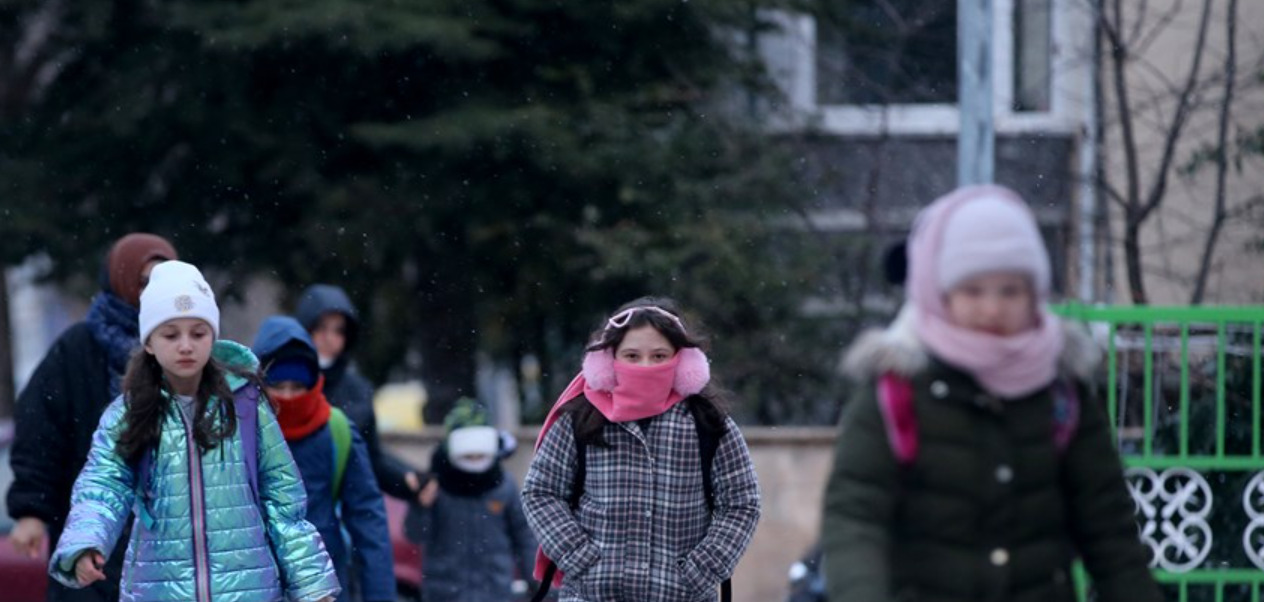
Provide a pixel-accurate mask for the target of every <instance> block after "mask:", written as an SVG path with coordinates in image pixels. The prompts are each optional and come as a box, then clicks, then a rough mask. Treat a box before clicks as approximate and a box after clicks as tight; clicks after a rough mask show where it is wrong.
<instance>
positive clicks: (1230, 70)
mask: <svg viewBox="0 0 1264 602" xmlns="http://www.w3.org/2000/svg"><path fill="white" fill-rule="evenodd" d="M1237 18H1238V0H1229V9H1228V12H1227V13H1226V14H1225V39H1226V45H1227V51H1228V52H1227V53H1226V54H1225V62H1224V81H1225V83H1224V95H1223V96H1222V97H1221V99H1220V119H1219V124H1218V128H1217V130H1216V193H1215V199H1216V202H1215V209H1214V210H1213V213H1212V217H1211V227H1210V228H1208V230H1207V239H1206V241H1205V243H1204V244H1203V255H1202V260H1201V261H1199V263H1198V280H1197V282H1196V283H1195V284H1194V294H1193V295H1191V296H1190V303H1191V304H1193V305H1201V304H1202V302H1203V297H1204V296H1206V293H1207V277H1208V275H1209V274H1210V272H1211V263H1212V258H1213V257H1214V256H1215V253H1216V241H1217V240H1219V238H1220V230H1221V229H1222V228H1223V227H1224V222H1225V218H1226V212H1225V194H1226V193H1225V178H1226V177H1227V176H1228V172H1229V157H1228V155H1229V122H1230V121H1231V120H1232V116H1231V113H1232V110H1233V82H1234V79H1236V78H1237V77H1238V70H1237V60H1238V52H1237V46H1238V44H1237V38H1238V29H1237Z"/></svg>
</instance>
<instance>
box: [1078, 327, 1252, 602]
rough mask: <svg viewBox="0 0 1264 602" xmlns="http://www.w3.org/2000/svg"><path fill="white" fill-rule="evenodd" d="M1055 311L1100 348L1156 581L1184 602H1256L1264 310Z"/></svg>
mask: <svg viewBox="0 0 1264 602" xmlns="http://www.w3.org/2000/svg"><path fill="white" fill-rule="evenodd" d="M1055 311H1056V312H1057V313H1059V314H1061V315H1062V316H1064V317H1066V318H1068V319H1072V320H1079V321H1082V322H1085V323H1087V324H1088V325H1090V327H1092V328H1093V330H1094V331H1095V334H1096V335H1097V337H1098V338H1099V339H1105V342H1106V347H1107V360H1106V372H1105V391H1104V393H1105V396H1106V401H1107V407H1108V410H1109V414H1110V419H1111V423H1112V425H1114V432H1115V436H1116V441H1117V442H1118V444H1119V446H1120V451H1121V453H1122V454H1123V457H1124V462H1125V464H1126V466H1127V470H1128V475H1127V476H1128V481H1129V487H1130V489H1131V491H1132V494H1133V498H1134V500H1136V501H1137V503H1138V522H1139V524H1140V525H1141V527H1142V539H1143V541H1144V542H1145V543H1146V544H1147V545H1148V546H1149V547H1150V549H1151V551H1152V553H1153V557H1154V563H1153V566H1154V568H1155V576H1156V578H1157V579H1158V580H1159V581H1160V583H1162V584H1164V587H1165V589H1167V591H1168V592H1169V596H1173V595H1174V596H1175V597H1176V599H1177V600H1180V601H1181V602H1187V601H1189V600H1215V601H1216V602H1221V601H1223V600H1243V601H1245V600H1251V602H1259V599H1260V594H1261V589H1264V586H1262V583H1264V454H1261V443H1260V431H1261V414H1260V412H1261V408H1260V397H1261V326H1262V325H1264V306H1251V307H1243V306H1234V307H1090V306H1082V305H1063V306H1059V307H1056V308H1055ZM1077 582H1078V584H1079V589H1080V599H1081V600H1084V599H1086V597H1085V590H1086V588H1087V586H1086V581H1085V580H1084V579H1083V577H1082V573H1081V574H1080V578H1079V579H1077Z"/></svg>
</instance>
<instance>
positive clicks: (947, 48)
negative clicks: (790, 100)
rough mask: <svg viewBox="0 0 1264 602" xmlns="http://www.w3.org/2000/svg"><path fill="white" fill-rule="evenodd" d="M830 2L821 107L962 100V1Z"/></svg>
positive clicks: (819, 79) (823, 35) (820, 74)
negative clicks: (959, 92) (959, 89)
mask: <svg viewBox="0 0 1264 602" xmlns="http://www.w3.org/2000/svg"><path fill="white" fill-rule="evenodd" d="M828 4H829V8H828V9H826V10H825V11H824V13H823V14H821V15H820V16H819V18H818V19H817V38H816V44H817V46H816V74H817V75H816V83H817V86H816V96H817V104H820V105H864V104H882V105H890V104H921V103H955V102H956V101H957V6H956V4H957V3H956V2H955V1H937V2H926V1H925V0H850V1H846V2H832V3H828ZM1046 4H1047V0H1046ZM1046 43H1047V42H1046Z"/></svg>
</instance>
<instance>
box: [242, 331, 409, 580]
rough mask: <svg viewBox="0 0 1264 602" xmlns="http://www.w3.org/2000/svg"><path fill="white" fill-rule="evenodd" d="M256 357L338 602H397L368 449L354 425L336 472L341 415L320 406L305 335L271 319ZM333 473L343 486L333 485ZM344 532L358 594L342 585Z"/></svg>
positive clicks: (319, 384)
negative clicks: (355, 598)
mask: <svg viewBox="0 0 1264 602" xmlns="http://www.w3.org/2000/svg"><path fill="white" fill-rule="evenodd" d="M254 352H255V354H256V355H258V356H259V359H260V362H261V364H262V365H263V367H264V368H263V372H264V381H265V386H266V391H267V393H268V398H269V399H271V400H272V401H273V402H274V403H276V404H277V405H278V406H279V410H278V412H277V421H278V422H280V424H281V432H282V434H284V435H285V440H286V442H287V443H289V445H290V451H291V453H292V454H293V455H294V462H295V463H296V464H298V468H299V472H300V473H302V475H303V483H304V485H305V486H306V488H307V520H308V522H310V523H312V524H313V525H315V526H316V529H317V530H318V531H320V536H321V538H322V539H324V540H325V548H326V549H327V550H328V551H329V556H330V558H332V559H333V562H334V567H335V568H336V569H337V571H338V580H339V581H340V582H342V583H343V588H342V594H341V595H340V596H339V597H338V601H339V602H346V601H347V600H350V599H351V598H350V594H349V590H352V589H358V591H359V593H360V597H361V599H363V600H364V601H365V602H379V601H389V600H394V599H395V574H394V569H393V564H392V556H391V547H390V532H389V531H388V528H387V524H386V508H385V506H384V505H383V503H382V492H381V490H379V489H378V486H377V480H376V479H374V477H373V468H372V466H371V463H370V460H369V452H368V449H367V448H366V446H365V444H364V440H363V439H362V438H361V437H360V435H359V433H357V432H356V429H355V426H354V424H351V425H350V428H348V429H347V430H346V433H347V434H348V438H349V441H350V443H351V447H350V453H349V455H348V456H347V460H346V465H345V468H344V469H343V470H342V471H338V470H337V468H336V467H337V451H338V450H337V446H336V445H335V443H334V439H335V434H334V429H336V428H338V427H337V425H336V422H337V419H336V418H335V421H334V422H331V420H330V418H331V416H332V415H333V412H337V411H338V410H334V409H333V408H332V407H331V406H330V405H329V402H328V401H327V400H326V399H325V395H324V392H323V388H324V377H323V376H321V374H320V365H319V363H318V362H317V359H316V347H315V346H314V345H313V344H312V341H311V339H310V338H309V337H308V335H307V331H306V330H305V329H304V328H303V326H302V325H301V324H299V323H298V321H297V320H295V319H294V318H291V317H288V316H273V317H271V318H268V319H267V320H265V321H264V322H263V325H262V326H260V328H259V333H258V335H257V336H256V337H255V342H254ZM344 420H345V418H344ZM338 472H341V474H342V481H341V483H335V479H336V475H337V473H338ZM339 506H341V513H339V512H338V507H339ZM339 514H341V516H342V520H341V521H340V520H339ZM344 526H345V527H346V530H347V532H348V533H349V534H350V535H351V551H352V552H354V553H355V555H356V561H355V564H356V567H357V569H356V573H355V574H356V577H357V578H358V580H359V583H358V585H359V587H358V588H352V587H348V586H349V585H350V584H348V583H347V576H348V572H347V565H348V561H349V560H350V558H349V556H348V554H347V549H346V545H345V544H344V542H343V538H342V533H341V527H344Z"/></svg>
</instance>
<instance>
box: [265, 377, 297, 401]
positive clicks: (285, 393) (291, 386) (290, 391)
mask: <svg viewBox="0 0 1264 602" xmlns="http://www.w3.org/2000/svg"><path fill="white" fill-rule="evenodd" d="M264 390H265V391H267V393H268V397H270V398H272V399H290V398H291V397H298V396H299V395H302V394H304V393H306V392H307V391H308V389H307V387H306V386H305V385H304V384H303V383H301V382H298V381H295V380H283V381H281V382H279V383H273V384H269V385H266V386H265V387H264Z"/></svg>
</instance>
